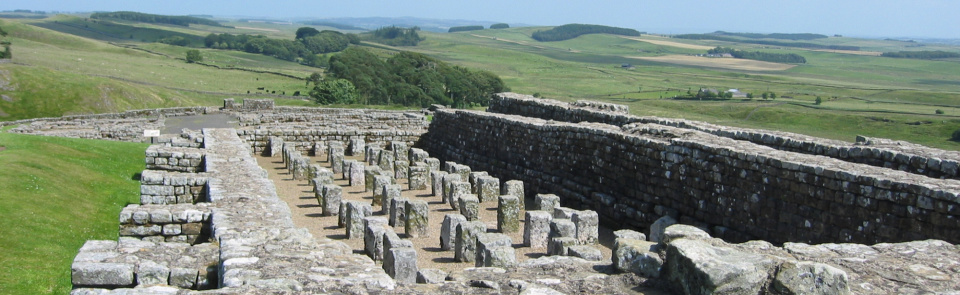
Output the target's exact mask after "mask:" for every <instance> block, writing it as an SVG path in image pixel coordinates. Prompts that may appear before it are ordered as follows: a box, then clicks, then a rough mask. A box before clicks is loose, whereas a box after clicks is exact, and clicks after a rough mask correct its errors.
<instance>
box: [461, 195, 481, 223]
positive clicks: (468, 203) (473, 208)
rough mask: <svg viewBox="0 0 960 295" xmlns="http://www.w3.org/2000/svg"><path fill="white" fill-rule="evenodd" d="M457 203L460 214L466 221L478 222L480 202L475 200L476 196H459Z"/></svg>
mask: <svg viewBox="0 0 960 295" xmlns="http://www.w3.org/2000/svg"><path fill="white" fill-rule="evenodd" d="M458 202H459V203H460V206H459V207H460V214H463V216H464V217H466V218H467V220H469V221H476V220H480V200H478V199H477V195H472V194H466V195H463V196H459V199H458Z"/></svg>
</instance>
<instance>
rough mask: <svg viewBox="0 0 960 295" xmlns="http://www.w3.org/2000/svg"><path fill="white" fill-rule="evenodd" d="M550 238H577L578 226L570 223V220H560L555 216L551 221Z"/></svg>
mask: <svg viewBox="0 0 960 295" xmlns="http://www.w3.org/2000/svg"><path fill="white" fill-rule="evenodd" d="M550 237H565V238H574V239H576V237H577V225H576V224H574V223H573V221H570V219H558V218H556V216H554V219H553V220H552V221H550Z"/></svg>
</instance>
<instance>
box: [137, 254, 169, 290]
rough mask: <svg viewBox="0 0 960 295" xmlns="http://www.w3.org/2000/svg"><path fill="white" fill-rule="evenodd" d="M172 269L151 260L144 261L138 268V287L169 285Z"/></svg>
mask: <svg viewBox="0 0 960 295" xmlns="http://www.w3.org/2000/svg"><path fill="white" fill-rule="evenodd" d="M169 277H170V268H168V267H166V266H163V265H160V264H158V263H156V262H154V261H151V260H142V261H140V263H139V265H138V266H137V285H141V286H146V285H167V280H168V278H169Z"/></svg>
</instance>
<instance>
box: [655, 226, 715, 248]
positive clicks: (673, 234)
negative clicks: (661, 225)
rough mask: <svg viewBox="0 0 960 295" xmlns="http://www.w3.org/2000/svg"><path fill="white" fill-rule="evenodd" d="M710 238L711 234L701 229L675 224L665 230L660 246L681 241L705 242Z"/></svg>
mask: <svg viewBox="0 0 960 295" xmlns="http://www.w3.org/2000/svg"><path fill="white" fill-rule="evenodd" d="M709 238H710V234H708V233H707V232H706V231H704V230H702V229H700V228H697V227H695V226H692V225H686V224H674V225H671V226H668V227H667V228H665V229H664V230H663V235H662V236H661V238H660V244H668V243H670V242H671V241H674V240H679V239H695V240H703V239H709Z"/></svg>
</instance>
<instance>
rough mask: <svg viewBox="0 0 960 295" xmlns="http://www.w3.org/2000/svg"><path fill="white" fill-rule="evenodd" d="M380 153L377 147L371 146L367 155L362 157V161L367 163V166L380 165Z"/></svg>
mask: <svg viewBox="0 0 960 295" xmlns="http://www.w3.org/2000/svg"><path fill="white" fill-rule="evenodd" d="M380 151H381V149H380V148H379V147H373V146H371V147H370V149H369V150H367V154H365V155H364V160H366V161H367V164H368V165H377V164H379V163H380V162H379V161H380Z"/></svg>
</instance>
